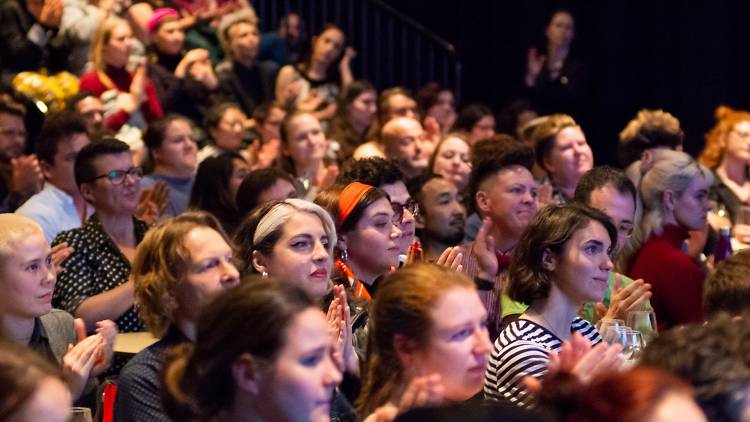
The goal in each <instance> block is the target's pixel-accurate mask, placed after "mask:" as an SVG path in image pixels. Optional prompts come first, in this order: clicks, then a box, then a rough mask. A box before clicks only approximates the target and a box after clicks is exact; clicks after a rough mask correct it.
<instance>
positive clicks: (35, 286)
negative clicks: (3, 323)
mask: <svg viewBox="0 0 750 422" xmlns="http://www.w3.org/2000/svg"><path fill="white" fill-rule="evenodd" d="M11 243H12V248H11V250H10V252H9V253H8V254H6V255H5V256H3V257H2V258H0V266H1V267H0V287H2V291H3V294H2V295H1V296H0V312H2V313H3V314H7V315H11V316H14V317H17V318H19V317H20V318H28V319H31V318H37V317H40V316H42V315H44V314H47V313H49V311H50V310H51V308H52V292H53V290H54V288H55V280H56V276H55V267H54V265H52V259H51V256H50V248H49V244H48V243H47V239H45V237H44V234H42V232H41V230H39V231H36V232H33V233H32V234H30V235H27V236H25V237H24V238H21V239H16V240H15V241H12V242H11Z"/></svg>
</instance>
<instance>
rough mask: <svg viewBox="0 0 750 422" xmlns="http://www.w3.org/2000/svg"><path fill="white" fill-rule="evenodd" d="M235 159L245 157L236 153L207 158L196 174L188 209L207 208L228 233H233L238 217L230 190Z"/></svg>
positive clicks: (205, 209)
mask: <svg viewBox="0 0 750 422" xmlns="http://www.w3.org/2000/svg"><path fill="white" fill-rule="evenodd" d="M234 160H243V161H244V160H245V159H244V158H242V156H241V155H240V154H238V153H236V152H224V153H222V154H220V155H219V156H217V157H209V158H206V159H205V160H204V161H203V162H202V163H201V164H200V165H199V166H198V171H197V172H196V173H195V180H194V182H193V190H192V192H190V201H189V202H188V206H189V208H193V209H199V210H204V211H208V212H210V213H212V214H213V215H214V216H216V218H218V219H219V221H220V222H221V224H222V226H223V227H224V230H225V231H226V232H227V233H232V232H233V231H234V228H235V227H236V226H237V224H238V223H239V220H240V214H239V211H238V210H237V205H236V202H235V198H232V197H231V195H230V193H229V179H230V178H231V177H232V173H233V172H234Z"/></svg>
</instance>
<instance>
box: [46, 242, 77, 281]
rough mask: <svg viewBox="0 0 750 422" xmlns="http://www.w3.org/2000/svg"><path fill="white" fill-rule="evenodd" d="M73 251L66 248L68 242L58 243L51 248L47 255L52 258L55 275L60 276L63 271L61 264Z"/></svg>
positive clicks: (70, 248) (68, 247)
mask: <svg viewBox="0 0 750 422" xmlns="http://www.w3.org/2000/svg"><path fill="white" fill-rule="evenodd" d="M74 251H75V249H73V248H72V247H70V246H68V242H62V243H58V244H57V245H55V246H53V247H52V249H50V252H49V253H50V255H51V258H52V265H54V266H55V274H60V273H61V272H63V271H64V268H63V266H62V263H63V261H65V260H66V259H67V258H68V257H69V256H70V254H72V253H73V252H74Z"/></svg>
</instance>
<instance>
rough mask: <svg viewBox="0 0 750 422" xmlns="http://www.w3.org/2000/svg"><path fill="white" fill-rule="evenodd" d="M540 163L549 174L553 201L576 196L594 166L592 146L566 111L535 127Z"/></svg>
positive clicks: (567, 199)
mask: <svg viewBox="0 0 750 422" xmlns="http://www.w3.org/2000/svg"><path fill="white" fill-rule="evenodd" d="M533 137H534V150H535V151H534V152H535V154H536V163H537V164H538V165H539V167H541V168H542V169H543V170H544V171H545V173H546V178H545V180H544V181H543V183H549V184H551V186H552V188H553V189H554V191H553V194H552V195H553V202H557V203H561V202H565V201H569V200H571V199H572V198H573V193H574V192H575V190H576V185H577V184H578V181H579V180H581V176H583V174H584V173H586V172H587V171H589V170H591V168H592V167H593V166H594V156H593V153H592V152H591V147H590V146H589V144H588V143H587V142H586V136H585V135H584V134H583V131H582V130H581V127H580V126H578V124H577V123H576V122H575V120H573V118H572V117H570V116H568V115H565V114H555V115H552V116H547V117H546V118H545V120H544V121H543V122H542V123H541V124H539V125H538V126H537V127H536V128H535V129H534V135H533Z"/></svg>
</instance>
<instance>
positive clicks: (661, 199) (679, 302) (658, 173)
mask: <svg viewBox="0 0 750 422" xmlns="http://www.w3.org/2000/svg"><path fill="white" fill-rule="evenodd" d="M637 166H638V167H637V170H639V171H638V172H637V173H638V174H639V175H640V180H639V181H638V182H637V183H635V185H636V186H638V187H639V192H640V198H641V201H642V202H643V213H644V214H643V217H642V219H641V225H640V227H638V229H637V230H636V232H635V235H634V238H632V245H633V246H634V248H635V250H637V251H638V252H637V253H636V254H635V259H634V261H633V265H632V267H631V268H630V272H629V274H628V275H629V276H630V277H631V278H633V279H639V278H641V279H643V280H645V281H647V282H648V283H650V284H651V292H652V293H653V296H652V297H651V304H652V305H653V307H654V312H656V321H657V323H658V325H659V331H661V330H666V329H669V328H671V327H674V326H676V325H680V324H685V323H689V322H702V321H703V282H704V279H705V275H704V274H703V271H702V270H701V268H700V267H699V266H698V264H697V263H696V262H695V260H694V259H693V258H692V257H691V256H689V255H688V254H685V253H683V251H682V247H683V243H684V242H685V240H686V239H688V237H690V234H689V231H691V230H703V229H704V228H705V227H706V221H707V220H706V219H707V213H708V211H709V210H710V205H709V200H708V199H709V189H710V187H711V184H712V182H713V175H712V174H711V172H710V171H709V170H708V169H707V168H705V167H704V166H702V165H701V164H698V163H697V162H696V161H695V160H693V158H692V157H690V156H689V155H687V154H685V153H684V152H679V151H672V150H665V149H660V150H656V151H654V152H653V159H652V160H650V161H645V162H644V161H642V162H640V163H639V164H637Z"/></svg>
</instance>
